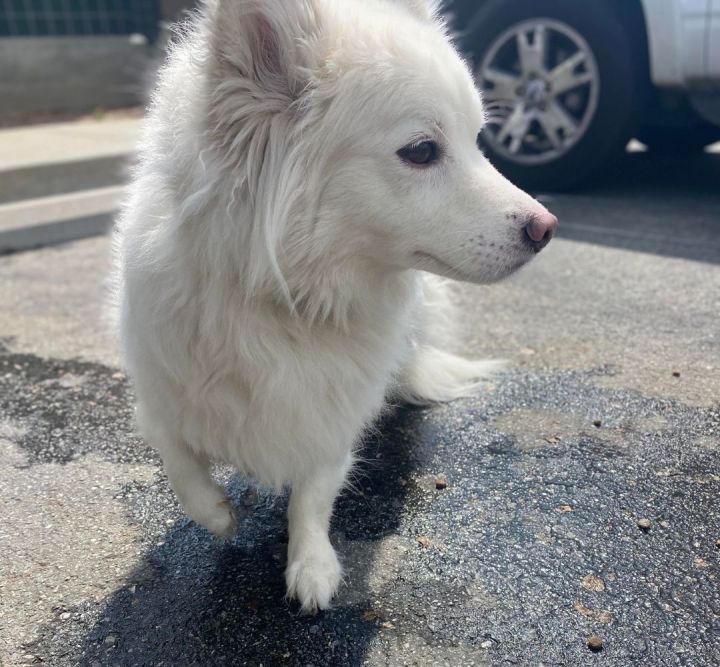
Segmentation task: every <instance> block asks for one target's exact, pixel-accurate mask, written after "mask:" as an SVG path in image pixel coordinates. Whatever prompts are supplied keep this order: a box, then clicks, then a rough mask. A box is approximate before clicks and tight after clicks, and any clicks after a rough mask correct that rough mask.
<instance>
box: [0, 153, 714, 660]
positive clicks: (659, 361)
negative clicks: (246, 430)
mask: <svg viewBox="0 0 720 667" xmlns="http://www.w3.org/2000/svg"><path fill="white" fill-rule="evenodd" d="M543 199H544V200H545V201H547V203H548V204H549V206H550V207H551V208H552V209H553V210H554V211H555V212H556V213H558V215H559V217H560V220H561V230H562V231H561V235H560V238H559V239H557V240H555V241H553V243H552V244H551V245H550V247H549V248H548V249H547V250H546V251H544V252H543V253H542V254H541V255H540V256H539V257H538V259H537V260H536V261H535V262H533V263H532V264H531V265H530V266H529V267H527V268H526V269H524V270H523V271H521V272H520V273H519V274H518V275H516V276H514V277H513V278H511V279H510V280H508V281H506V282H505V283H502V284H500V285H496V286H492V287H487V288H478V287H462V288H461V289H460V299H461V301H462V304H463V308H464V313H465V315H466V317H465V326H466V329H467V332H466V333H467V345H466V349H465V351H466V352H468V353H472V354H474V355H477V356H482V357H491V358H505V359H508V360H509V362H510V364H509V368H508V371H507V372H506V373H504V374H502V375H501V376H499V377H498V378H497V379H496V380H495V381H494V382H493V383H492V384H491V385H489V386H488V387H487V390H486V391H485V392H484V393H483V394H481V395H480V396H478V397H477V398H474V399H468V400H461V401H457V402H455V403H453V404H450V405H441V406H436V407H432V408H424V409H417V408H408V407H403V406H398V408H397V409H396V410H395V411H394V412H393V413H392V414H390V415H388V416H387V417H386V418H385V419H384V420H383V421H382V422H381V423H379V424H378V427H377V429H376V430H375V431H374V432H373V433H371V434H368V436H367V438H366V441H365V443H364V449H363V456H362V458H363V462H362V464H361V465H360V466H359V467H358V469H357V470H356V473H355V475H354V479H353V485H352V486H353V488H352V489H351V490H348V491H347V492H346V493H344V494H343V496H342V497H341V498H340V500H339V503H338V505H337V511H336V514H335V518H334V520H333V523H332V529H331V539H332V540H333V542H334V544H335V545H336V546H337V548H338V551H339V553H340V556H341V559H342V561H343V563H344V565H345V568H346V581H345V584H344V585H343V587H342V589H341V591H340V595H339V597H338V598H337V600H336V603H335V606H334V608H333V609H332V610H330V611H326V612H322V613H320V614H318V615H317V616H301V615H299V614H298V609H297V607H296V606H295V605H294V604H293V603H288V602H286V601H285V600H284V598H283V595H284V582H283V576H282V573H283V567H284V561H285V557H286V553H285V552H286V546H287V529H286V523H285V517H284V514H285V510H286V506H287V499H286V498H285V497H279V498H278V497H274V496H273V495H272V494H270V493H269V492H268V491H267V490H265V489H262V488H258V487H257V486H256V485H255V484H254V483H253V482H252V481H251V480H247V479H244V478H242V477H239V476H238V475H235V474H233V473H232V472H231V471H228V470H225V469H221V470H219V471H218V475H220V476H221V477H222V478H223V479H225V480H226V482H227V484H228V485H229V489H230V495H231V497H232V499H233V502H234V503H235V506H236V508H237V510H238V515H239V517H240V524H241V525H240V531H239V534H238V536H237V538H235V539H234V540H233V541H232V542H229V543H222V542H218V541H215V540H214V539H212V538H211V537H210V536H209V535H208V534H207V533H206V532H205V531H204V530H203V529H201V528H200V527H198V526H196V525H195V524H194V523H193V522H191V521H190V520H189V519H187V518H186V517H185V516H184V515H183V513H182V512H181V510H180V508H179V507H178V504H177V502H176V500H175V499H174V497H173V495H172V493H171V492H170V490H169V488H168V485H167V481H166V479H165V477H164V475H163V474H162V471H161V469H160V467H159V463H158V459H157V457H156V456H155V455H154V453H153V452H152V451H151V450H149V449H148V448H147V447H146V446H145V445H144V444H143V443H142V442H141V441H140V440H139V439H138V438H137V436H136V435H135V434H134V430H133V416H132V408H131V389H130V388H129V386H128V384H127V381H126V378H125V375H124V374H123V372H122V367H121V364H120V360H119V359H118V355H117V349H116V346H115V343H114V340H113V337H112V335H111V333H110V332H109V331H108V330H107V327H106V325H105V324H104V318H103V308H102V303H103V300H104V293H105V288H104V280H105V276H106V274H107V267H108V264H109V260H108V256H109V242H108V240H107V239H105V238H96V239H89V240H84V241H79V242H75V243H72V244H67V245H63V246H57V247H54V248H47V249H43V250H37V251H32V252H27V253H21V254H16V255H11V256H6V257H1V258H0V293H2V295H3V298H2V300H0V337H1V340H2V346H1V350H0V516H1V517H2V521H1V522H0V665H3V666H7V667H9V666H10V665H13V666H15V665H31V664H45V665H53V666H58V667H70V666H73V667H75V666H82V667H90V666H103V667H104V666H105V665H108V666H112V665H120V666H131V665H153V666H155V665H166V666H173V667H175V666H183V665H264V666H265V667H269V666H273V665H303V666H307V665H315V666H316V667H321V666H325V665H365V664H367V665H453V666H456V665H506V664H512V665H533V666H536V665H548V666H549V665H568V666H575V665H595V664H597V665H606V666H612V667H625V666H628V665H642V666H651V667H654V666H664V665H692V666H693V667H705V666H708V667H709V666H712V665H718V664H720V589H719V587H718V584H719V583H720V582H719V581H718V574H719V569H718V565H719V561H720V509H719V508H718V497H719V495H720V327H719V323H720V320H719V317H718V314H719V313H720V240H719V239H720V234H719V233H718V232H720V155H705V156H702V157H696V158H687V159H682V160H681V159H679V158H675V159H671V158H662V159H658V158H655V157H653V156H650V155H649V154H647V155H646V154H632V155H629V156H628V159H627V161H626V163H625V164H624V165H623V167H622V169H621V170H619V171H618V172H616V173H614V174H613V177H612V179H608V180H607V181H606V182H605V183H602V184H598V185H596V186H595V187H593V188H592V189H587V190H585V191H583V192H578V193H574V194H564V195H552V196H544V197H543ZM591 636H596V640H595V641H596V642H599V643H593V646H592V648H591V647H590V646H589V645H588V640H589V638H590V637H591Z"/></svg>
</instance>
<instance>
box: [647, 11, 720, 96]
mask: <svg viewBox="0 0 720 667" xmlns="http://www.w3.org/2000/svg"><path fill="white" fill-rule="evenodd" d="M641 2H642V5H643V10H644V12H645V21H646V23H647V29H648V43H649V45H650V70H651V78H652V81H653V83H654V84H655V85H656V86H658V87H661V88H683V89H687V90H704V91H707V90H708V89H713V88H715V89H717V90H718V91H719V92H720V0H641Z"/></svg>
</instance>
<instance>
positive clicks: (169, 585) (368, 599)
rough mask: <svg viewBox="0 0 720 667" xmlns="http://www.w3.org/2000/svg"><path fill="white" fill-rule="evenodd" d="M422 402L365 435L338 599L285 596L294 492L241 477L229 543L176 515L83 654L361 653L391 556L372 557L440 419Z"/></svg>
mask: <svg viewBox="0 0 720 667" xmlns="http://www.w3.org/2000/svg"><path fill="white" fill-rule="evenodd" d="M426 413H427V411H426V410H422V409H417V408H413V407H400V408H397V409H396V410H395V411H394V412H392V413H391V414H389V415H388V416H386V417H385V418H384V419H383V420H382V421H381V422H380V423H379V424H378V425H377V427H376V431H375V432H374V434H372V435H370V436H369V437H367V438H366V442H365V443H364V446H363V448H362V450H361V452H360V456H361V459H362V462H361V463H360V465H359V467H358V472H357V473H356V474H355V476H354V478H353V479H352V480H351V488H350V489H349V490H348V491H346V492H345V493H343V495H342V496H341V498H340V499H339V501H338V503H337V506H336V513H335V516H334V519H333V524H332V529H331V535H332V539H333V541H334V542H335V544H336V545H337V547H338V551H339V553H340V556H341V559H342V561H343V563H344V564H345V566H346V581H345V584H344V585H343V587H342V589H341V591H340V594H339V596H338V599H337V600H336V602H335V605H334V608H333V609H332V610H329V611H326V612H321V613H320V614H318V615H317V616H303V615H300V614H299V613H298V609H297V605H296V604H295V603H291V602H287V601H286V600H285V599H284V578H283V569H284V564H285V558H286V550H287V528H286V517H285V513H286V509H287V498H286V497H281V498H274V497H273V496H271V495H270V494H265V493H263V492H261V491H258V490H257V489H255V488H254V487H252V485H251V484H250V483H249V482H247V481H246V480H243V479H240V478H233V480H232V481H231V483H230V485H229V488H230V493H231V496H232V498H233V501H234V503H235V504H236V506H237V507H238V508H239V513H240V515H241V528H240V534H239V535H238V537H237V538H236V539H235V540H233V541H232V542H231V543H226V544H221V543H218V542H216V541H214V540H213V539H212V538H210V537H209V536H208V535H207V533H206V532H205V531H204V530H203V529H202V528H200V527H198V526H196V525H195V524H194V523H192V522H190V521H188V520H186V519H181V520H178V521H177V522H175V523H174V524H173V525H171V526H169V527H168V530H167V533H166V534H165V535H163V536H162V537H161V539H160V540H155V542H154V546H152V547H151V548H150V549H149V550H148V551H147V553H146V554H145V555H144V557H143V563H142V565H141V566H140V567H138V568H137V569H136V571H135V572H133V573H132V575H131V576H130V577H129V579H128V580H127V581H128V583H127V585H126V586H124V587H123V588H122V589H120V590H118V591H116V592H115V593H114V594H113V595H111V596H110V598H109V599H108V600H107V601H106V602H105V605H104V608H103V609H102V612H101V615H100V618H99V620H98V621H97V622H96V623H95V625H94V626H93V627H92V629H91V630H90V632H89V633H88V634H87V636H85V637H84V638H83V639H82V641H83V643H84V649H83V655H82V658H81V660H80V661H79V664H80V665H84V666H90V665H97V664H102V665H105V664H112V665H159V664H165V665H174V666H178V665H196V664H197V665H200V664H202V665H211V664H243V665H253V664H263V665H275V664H303V665H306V664H314V665H334V664H338V665H340V664H342V665H352V664H360V663H362V662H363V660H364V659H365V656H366V654H367V651H368V647H369V645H370V643H371V641H372V640H373V638H374V637H375V636H376V634H377V633H378V632H379V631H381V630H382V628H383V624H385V626H387V621H384V619H383V618H382V614H381V613H378V612H377V611H376V610H373V605H372V599H373V594H376V593H378V586H379V587H382V585H383V584H382V577H383V572H382V569H383V568H385V569H387V568H388V565H387V563H376V561H377V560H378V554H377V553H376V552H377V551H378V550H379V549H385V550H387V544H388V541H390V543H392V541H393V538H392V536H393V534H394V533H395V532H396V531H397V529H398V527H399V525H400V522H401V519H402V515H403V512H404V510H405V508H406V504H407V503H408V502H413V501H412V497H413V496H414V495H415V496H417V497H418V502H422V499H421V497H422V495H423V494H422V493H420V492H419V490H418V489H417V487H416V486H415V482H413V481H412V480H411V477H412V475H411V473H412V472H413V470H415V469H416V468H417V467H419V466H422V465H423V462H424V461H427V460H428V458H429V457H430V456H431V455H432V454H431V450H432V441H433V433H432V429H433V426H432V422H431V420H426V419H425V416H426ZM149 510H150V511H152V507H150V508H149ZM396 556H397V557H398V558H401V557H402V554H396ZM383 558H384V557H381V558H380V559H381V560H383ZM385 560H386V558H385ZM389 567H390V569H391V570H392V566H389Z"/></svg>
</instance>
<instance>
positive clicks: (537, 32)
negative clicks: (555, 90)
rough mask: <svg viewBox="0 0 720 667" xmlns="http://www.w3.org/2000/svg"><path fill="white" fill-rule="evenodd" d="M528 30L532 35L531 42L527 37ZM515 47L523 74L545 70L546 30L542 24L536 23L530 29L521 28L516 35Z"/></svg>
mask: <svg viewBox="0 0 720 667" xmlns="http://www.w3.org/2000/svg"><path fill="white" fill-rule="evenodd" d="M530 32H532V36H533V39H532V43H531V42H530V40H529V39H528V35H529V34H530ZM517 48H518V54H519V56H520V67H521V69H522V71H523V74H525V75H526V76H527V75H529V74H539V73H542V72H544V71H545V53H546V51H547V31H546V29H545V26H544V25H542V24H540V25H536V26H534V27H533V29H532V31H528V30H521V31H520V32H519V33H518V35H517Z"/></svg>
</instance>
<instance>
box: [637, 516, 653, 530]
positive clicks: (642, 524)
mask: <svg viewBox="0 0 720 667" xmlns="http://www.w3.org/2000/svg"><path fill="white" fill-rule="evenodd" d="M637 525H638V528H639V529H640V530H644V531H646V532H647V531H648V530H650V526H652V521H650V519H638V522H637Z"/></svg>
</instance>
